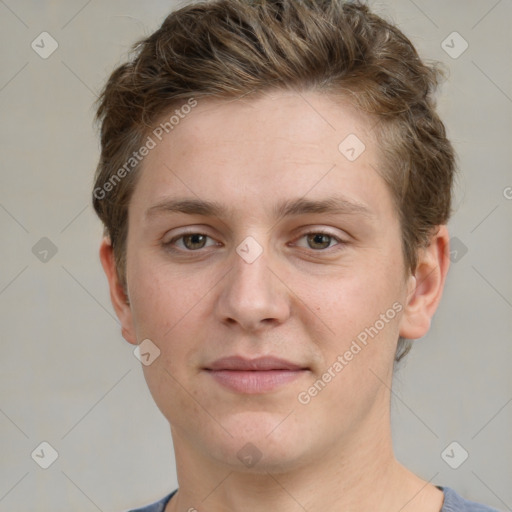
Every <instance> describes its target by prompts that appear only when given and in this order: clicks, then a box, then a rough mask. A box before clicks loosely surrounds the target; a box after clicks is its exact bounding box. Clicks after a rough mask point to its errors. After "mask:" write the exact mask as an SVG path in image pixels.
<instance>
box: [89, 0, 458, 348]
mask: <svg viewBox="0 0 512 512" xmlns="http://www.w3.org/2000/svg"><path fill="white" fill-rule="evenodd" d="M439 76H440V72H439V70H438V69H437V67H436V66H432V65H427V64H425V63H424V62H422V60H421V59H420V58H419V56H418V54H417V52H416V50H415V48H414V46H413V45H412V43H411V42H410V41H409V39H407V37H406V36H405V35H404V34H403V33H402V32H401V31H400V30H399V29H398V28H396V27H395V26H394V25H392V24H390V23H388V22H386V21H385V20H383V19H382V18H381V17H379V16H377V15H375V14H374V13H372V12H371V11H370V10H369V8H368V7H367V6H366V5H364V4H363V3H361V2H359V1H354V2H350V1H343V0H212V1H206V2H200V3H193V4H191V5H188V6H186V7H183V8H181V9H179V10H177V11H175V12H172V13H171V14H170V15H169V16H168V17H167V18H166V19H165V21H164V22H163V24H162V26H161V27H160V28H159V29H158V30H157V31H156V32H154V33H153V34H152V35H150V36H149V37H148V38H146V39H144V40H142V41H139V42H138V43H136V45H135V46H134V55H133V57H132V58H131V59H130V60H129V62H127V63H125V64H123V65H121V66H120V67H118V68H117V69H116V70H115V71H114V72H113V73H112V75H111V76H110V78H109V80H108V82H107V83H106V85H105V87H104V89H103V91H102V94H101V96H100V98H99V100H98V102H99V106H98V111H97V119H98V120H99V121H100V122H101V157H100V161H99V164H98V168H97V171H96V179H95V188H94V192H93V205H94V209H95V210H96V212H97V214H98V215H99V217H100V219H101V220H102V221H103V223H104V225H105V234H106V235H108V236H109V237H110V240H111V243H112V246H113V250H114V255H115V259H116V264H117V270H118V275H119V278H120V281H121V282H122V283H123V284H124V285H125V284H126V282H125V279H126V277H125V266H126V254H125V253H126V237H127V232H128V206H129V201H130V198H131V195H132V193H133V190H134V187H135V184H136V178H137V175H138V174H140V173H137V172H136V171H137V169H138V168H140V164H137V165H134V166H133V171H131V172H124V173H122V179H121V176H120V174H119V172H120V170H121V169H122V168H123V166H124V168H125V170H126V162H127V161H128V160H129V159H130V157H131V156H132V154H133V152H134V151H137V150H138V149H139V148H140V147H141V145H142V144H143V141H144V140H145V137H146V136H147V134H148V131H149V130H150V129H152V128H153V127H154V125H155V123H157V122H158V121H160V120H161V118H162V116H163V115H165V114H168V113H169V112H170V111H171V109H173V108H175V106H176V105H179V104H180V103H186V102H187V101H190V100H191V98H197V99H199V98H215V99H234V98H237V97H241V96H246V95H248V94H254V93H261V92H264V91H267V90H270V89H287V90H295V91H305V90H311V91H318V92H321V93H326V94H329V95H331V96H334V97H336V96H337V97H340V98H344V99H348V100H349V101H351V102H352V104H353V105H355V106H356V107H357V108H358V109H359V110H361V111H363V112H365V113H367V114H368V115H369V116H371V117H373V119H375V123H376V124H375V127H376V129H375V133H376V135H377V139H378V142H379V148H380V149H381V154H382V156H383V158H382V168H381V169H379V172H380V173H381V175H382V177H383V178H384V180H385V181H386V183H387V185H388V186H389V188H390V190H391V193H392V196H393V199H394V201H395V204H396V207H397V212H398V214H399V218H400V222H401V229H402V245H403V254H404V260H405V262H406V270H407V271H411V272H414V270H415V268H416V264H417V251H418V249H419V248H420V247H425V246H428V244H429V241H430V238H431V236H432V234H433V233H434V231H435V229H436V226H439V225H442V224H446V223H447V221H448V218H449V216H450V205H451V189H452V181H453V174H454V170H455V157H454V152H453V148H452V146H451V144H450V142H449V140H448V139H447V137H446V133H445V128H444V125H443V123H442V122H441V120H440V119H439V117H438V115H437V113H436V111H435V103H434V99H433V94H434V92H435V90H436V88H437V85H438V79H439ZM340 142H341V141H340ZM109 184H110V186H109ZM106 192H108V194H107V193H106ZM406 351H407V350H406V349H404V344H403V343H401V344H399V354H398V353H397V354H398V358H400V357H401V355H403V353H404V352H406Z"/></svg>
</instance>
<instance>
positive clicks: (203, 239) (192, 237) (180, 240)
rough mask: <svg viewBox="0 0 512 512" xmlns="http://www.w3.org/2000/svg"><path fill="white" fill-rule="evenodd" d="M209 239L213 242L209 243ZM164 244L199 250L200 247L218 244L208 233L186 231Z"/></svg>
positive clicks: (188, 249) (186, 249) (185, 249)
mask: <svg viewBox="0 0 512 512" xmlns="http://www.w3.org/2000/svg"><path fill="white" fill-rule="evenodd" d="M208 239H210V240H211V241H212V243H210V244H207V240H208ZM164 245H165V246H166V247H170V248H174V247H177V248H178V249H181V250H184V251H197V250H198V249H203V248H204V247H209V246H212V245H218V244H217V243H216V242H215V241H214V240H212V239H211V238H210V237H209V236H208V235H205V234H203V233H186V234H184V235H180V236H177V237H175V238H173V239H172V240H170V241H169V242H166V243H165V244H164Z"/></svg>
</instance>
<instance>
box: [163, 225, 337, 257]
mask: <svg viewBox="0 0 512 512" xmlns="http://www.w3.org/2000/svg"><path fill="white" fill-rule="evenodd" d="M190 235H201V236H206V237H207V238H209V239H211V240H213V238H212V237H210V236H208V235H206V234H205V233H201V232H199V231H190V232H187V233H182V234H181V235H179V236H176V237H174V238H172V239H171V240H169V241H168V242H165V243H163V244H162V245H163V246H164V248H166V249H167V250H169V251H171V252H175V253H178V252H181V253H195V252H196V253H199V252H201V251H202V249H205V247H202V248H201V249H196V250H193V249H187V248H185V249H181V248H179V249H177V248H176V247H175V245H174V244H175V243H176V242H177V241H178V240H182V239H183V238H184V237H186V236H190ZM308 235H324V236H327V237H329V238H331V239H332V240H335V241H336V242H337V243H336V244H335V245H334V246H330V247H327V248H325V249H311V248H307V250H309V251H311V252H313V253H322V252H324V253H325V252H331V251H330V249H333V247H337V246H339V248H338V249H334V250H340V249H342V248H343V246H345V245H347V242H346V241H344V240H342V239H341V238H339V237H337V236H335V235H333V234H332V233H329V232H328V231H324V230H322V229H319V230H314V231H308V232H306V233H303V234H302V235H300V236H299V237H298V238H297V240H301V239H302V238H304V237H307V236H308ZM214 246H215V244H212V245H210V246H207V247H214ZM303 249H304V247H303Z"/></svg>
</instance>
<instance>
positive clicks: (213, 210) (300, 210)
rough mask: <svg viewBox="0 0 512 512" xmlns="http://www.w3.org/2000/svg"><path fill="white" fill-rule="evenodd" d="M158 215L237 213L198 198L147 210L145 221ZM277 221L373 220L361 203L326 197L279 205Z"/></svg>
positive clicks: (211, 215) (276, 214) (170, 201)
mask: <svg viewBox="0 0 512 512" xmlns="http://www.w3.org/2000/svg"><path fill="white" fill-rule="evenodd" d="M159 213H184V214H187V215H201V216H204V217H219V218H223V217H224V218H225V217H228V216H229V214H230V213H233V214H234V213H235V212H234V211H232V209H231V208H228V207H226V206H224V205H223V204H221V203H219V202H217V201H205V200H202V199H195V198H174V199H168V200H164V201H162V202H160V203H157V204H155V205H154V206H151V207H150V208H149V209H148V210H146V215H145V216H146V218H149V217H152V216H154V215H156V214H159ZM273 213H274V216H275V217H276V218H281V217H292V216H298V215H304V214H308V213H327V214H332V215H354V214H358V215H364V216H367V217H372V216H373V215H372V212H371V211H370V209H369V208H368V207H367V206H365V205H364V204H362V203H359V202H353V201H349V200H347V199H345V198H343V197H327V198H325V199H315V200H313V199H305V198H303V197H302V198H298V199H291V200H287V201H284V202H283V203H281V204H279V205H276V206H275V208H274V212H273Z"/></svg>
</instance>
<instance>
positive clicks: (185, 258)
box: [100, 91, 448, 512]
mask: <svg viewBox="0 0 512 512" xmlns="http://www.w3.org/2000/svg"><path fill="white" fill-rule="evenodd" d="M371 126H372V124H371V120H370V119H368V118H367V117H365V116H364V115H363V114H361V113H359V112H357V111H356V110H354V109H353V108H352V107H350V106H349V105H348V104H345V103H343V102H342V101H340V100H339V99H338V100H336V102H335V101H334V100H333V99H331V98H329V97H328V96H326V95H322V94H320V93H315V92H308V93H303V94H301V95H298V94H296V93H292V92H279V91H277V92H273V93H272V94H266V95H263V96H260V97H258V98H252V99H245V100H237V101H230V102H226V101H224V102H222V101H213V100H201V101H200V102H199V105H198V106H197V107H196V108H195V109H194V110H193V112H192V113H191V114H189V115H188V116H187V117H186V119H184V120H183V121H182V122H181V123H180V124H179V125H178V126H177V127H176V128H175V130H174V131H173V132H172V133H171V134H169V136H168V137H167V138H165V139H164V140H163V141H162V142H161V143H159V144H158V145H157V147H156V148H155V149H153V150H152V151H151V152H150V153H149V155H148V156H147V157H146V158H145V159H144V162H143V169H142V173H141V175H140V179H139V181H138V183H137V186H136V189H135V191H134V194H133V197H132V200H131V203H130V206H129V230H128V238H127V267H126V268H127V294H128V297H127V296H126V295H125V293H124V292H123V289H122V287H121V286H120V284H119V280H118V277H117V273H116V268H115V262H114V258H113V253H112V248H111V246H110V242H109V240H108V238H105V239H104V240H103V243H102V246H101V249H100V257H101V261H102V264H103V267H104V270H105V272H106V275H107V277H108V280H109V284H110V291H111V298H112V303H113V305H114V308H115V310H116V313H117V315H118V317H119V319H120V321H121V324H122V332H123V336H124V337H125V339H126V340H127V341H128V342H130V343H132V344H134V345H135V344H137V343H140V342H141V341H142V340H144V339H150V340H151V341H152V342H153V343H154V344H155V345H156V346H158V348H159V350H160V351H161V352H160V356H159V357H158V358H157V359H155V361H154V362H153V363H152V364H151V365H148V366H143V369H144V374H145V378H146V381H147V383H148V386H149V389H150V391H151V393H152V395H153V397H154V399H155V402H156V403H157V405H158V407H159V408H160V410H161V411H162V413H163V414H164V415H165V417H166V418H167V419H168V421H169V423H170V426H171V433H172V437H173V443H174V448H175V455H176V463H177V469H178V479H179V492H178V494H177V495H176V496H175V497H174V498H173V499H172V500H171V501H170V503H169V505H168V507H167V509H166V510H167V512H169V511H178V510H179V511H187V510H190V509H191V508H195V509H197V510H208V512H217V511H228V510H229V511H242V510H251V511H254V512H258V511H268V510H279V511H281V512H288V511H302V510H304V509H305V510H308V511H320V510H321V511H323V512H331V511H332V512H334V511H339V510H354V511H356V510H374V511H381V510H382V511H383V512H384V511H389V510H397V511H398V510H401V511H403V512H412V511H413V510H414V511H415V512H418V511H426V512H427V511H429V512H434V511H439V510H440V509H441V506H442V502H443V493H442V492H441V491H440V490H439V489H437V488H436V487H434V486H432V485H431V484H428V483H427V482H425V481H423V480H422V479H420V478H419V477H417V476H415V475H414V474H413V473H411V472H409V471H408V470H407V469H405V468H404V467H403V466H401V465H400V464H399V463H398V462H397V461H396V460H395V458H394V455H393V450H392V443H391V432H390V416H389V409H390V387H391V382H392V371H393V360H394V355H395V350H396V344H397V339H398V336H399V335H401V336H404V337H406V338H409V339H416V338H419V337H421V336H423V335H424V334H425V333H426V332H427V331H428V329H429V326H430V321H431V318H432V316H433V314H434V312H435V310H436V308H437V305H438V303H439V300H440V298H441V293H442V289H443V285H444V281H445V276H446V273H447V270H448V259H447V258H446V257H445V256H444V255H445V254H446V251H447V249H448V233H447V230H446V227H445V226H440V227H439V230H438V232H437V234H436V235H435V236H433V238H432V241H431V244H430V246H429V247H428V248H427V249H424V250H421V251H420V252H419V260H418V266H417V268H416V270H415V272H414V275H410V274H409V273H408V272H407V271H406V267H405V262H404V259H403V255H402V247H401V232H400V225H399V221H398V216H397V212H396V211H395V208H394V205H393V202H392V197H391V195H390V192H389V190H388V188H387V187H386V184H385V182H384V181H383V179H382V178H381V176H380V175H379V173H378V172H377V170H378V168H379V166H380V165H381V162H380V157H379V154H378V148H377V147H376V143H375V141H374V139H373V135H372V131H371ZM349 134H356V135H357V136H358V138H359V139H360V140H361V141H363V142H364V144H365V146H366V150H365V151H364V152H363V153H362V154H361V155H360V156H359V157H358V158H357V159H356V160H355V161H353V162H350V161H349V160H348V159H347V158H346V157H345V156H344V155H343V154H342V153H341V152H340V151H339V150H338V146H339V144H340V142H341V141H343V140H344V139H345V137H346V136H347V135H349ZM333 196H336V197H337V198H340V197H341V198H343V199H344V200H345V201H346V202H348V203H350V204H357V205H359V206H360V207H363V208H364V211H363V210H362V209H361V208H358V209H357V208H356V209H354V208H351V209H345V211H344V212H342V213H339V212H338V213H327V212H324V213H311V212H310V213H302V214H298V215H292V216H286V217H283V216H280V217H279V216H275V215H274V208H275V207H276V205H279V204H281V203H282V202H284V201H290V200H295V199H298V198H304V199H308V200H312V201H313V200H323V199H326V198H327V197H333ZM176 198H189V199H194V200H203V201H216V202H218V203H220V204H221V205H222V206H224V207H225V208H226V209H227V212H225V214H222V215H200V214H190V213H181V212H174V211H166V210H165V209H163V208H161V207H160V208H159V207H157V205H161V204H162V202H165V201H169V200H172V199H176ZM184 231H188V232H192V233H199V234H203V235H207V237H208V238H199V240H200V241H201V243H205V245H204V247H202V246H201V244H200V243H199V245H195V246H194V245H191V244H193V243H194V240H195V242H196V243H197V240H198V239H197V238H196V239H190V238H186V239H185V238H179V236H180V235H183V234H184ZM319 231H320V232H322V231H327V232H328V234H329V235H330V237H328V238H325V239H322V238H321V237H320V240H321V241H322V242H325V243H323V244H321V243H320V244H319V243H318V238H315V237H313V243H312V241H311V237H309V238H308V236H307V234H308V233H318V232H319ZM248 236H251V237H253V238H254V239H255V240H256V241H257V243H258V244H259V246H260V247H261V249H262V253H261V255H260V256H259V257H258V258H257V259H256V260H255V261H253V262H252V263H247V262H246V261H245V260H244V259H243V258H242V257H240V256H239V254H238V253H237V252H236V249H237V247H238V246H239V245H240V244H241V242H242V241H243V240H244V239H245V238H246V237H248ZM166 243H167V244H169V243H171V246H169V245H167V246H166V245H164V244H166ZM172 244H173V245H172ZM311 244H312V245H311ZM326 246H327V247H326ZM169 247H173V248H174V250H171V249H170V248H169ZM197 247H199V248H197ZM187 251H188V252H187ZM128 301H129V303H127V302H128ZM396 303H398V304H399V305H401V306H402V309H401V311H400V312H399V313H398V314H397V315H396V316H395V317H394V318H393V319H392V320H390V321H388V322H387V323H386V324H385V326H384V328H382V329H381V330H380V331H379V332H378V334H377V335H376V336H375V337H374V338H373V339H370V341H369V342H368V344H367V346H365V347H364V348H363V349H362V350H361V351H360V352H359V353H357V355H355V356H354V357H353V359H352V360H351V361H350V362H348V364H347V365H346V366H345V367H344V368H343V370H342V371H341V372H339V373H335V375H336V376H335V377H334V378H332V379H331V381H330V382H329V383H328V384H327V385H326V386H325V387H324V388H323V389H322V391H321V392H319V393H318V394H317V395H316V396H315V397H313V398H312V399H311V400H310V402H309V403H308V404H302V403H300V402H299V401H298V399H297V397H298V394H299V393H300V392H303V391H305V390H308V388H310V386H311V385H312V384H313V383H314V382H315V381H316V380H318V379H319V378H321V377H322V375H323V374H324V373H325V372H326V371H327V369H328V368H329V367H332V365H333V363H334V362H335V361H336V360H337V357H338V356H339V355H343V354H344V353H345V352H346V351H347V350H348V349H349V348H350V346H351V343H352V341H353V340H354V339H356V337H357V335H358V334H359V333H361V332H362V331H364V329H365V328H367V327H369V326H372V325H374V324H375V322H376V321H377V320H378V319H379V318H380V315H381V314H383V313H385V312H386V311H388V310H389V309H390V308H392V305H393V304H396ZM235 354H236V355H242V356H244V357H246V358H255V357H259V356H262V355H273V356H276V357H280V358H284V359H287V360H289V361H292V362H294V363H297V364H300V365H301V367H304V368H307V370H306V371H304V372H301V373H300V375H299V376H298V378H296V379H295V380H294V381H292V382H289V383H287V384H285V385H283V386H281V387H279V388H277V389H276V390H273V391H271V392H268V393H259V394H258V393H257V394H250V395H249V394H244V393H239V392H234V391H232V390H230V389H227V388H225V387H224V386H221V385H220V384H218V383H217V382H216V381H215V380H214V379H213V378H212V376H211V374H210V373H209V372H207V371H204V368H205V366H207V365H208V364H211V363H212V362H213V361H214V360H216V359H218V358H220V357H225V356H230V355H235ZM248 442H250V443H252V444H253V445H254V446H255V447H256V449H257V452H258V453H259V454H261V459H260V460H259V461H258V462H257V463H256V464H255V465H254V466H253V467H246V466H245V465H244V464H243V463H242V462H241V460H239V458H238V457H237V453H238V452H239V450H240V449H241V448H242V447H243V446H244V445H246V443H248Z"/></svg>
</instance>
